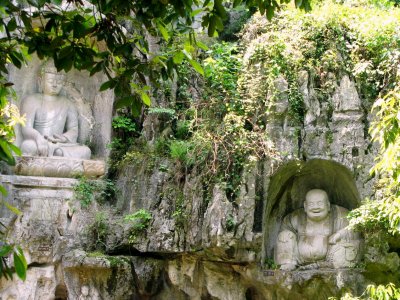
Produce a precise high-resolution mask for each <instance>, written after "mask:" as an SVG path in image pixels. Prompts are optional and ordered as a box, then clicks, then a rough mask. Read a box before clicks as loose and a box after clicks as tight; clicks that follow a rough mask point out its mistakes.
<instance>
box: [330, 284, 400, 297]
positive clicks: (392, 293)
mask: <svg viewBox="0 0 400 300" xmlns="http://www.w3.org/2000/svg"><path fill="white" fill-rule="evenodd" d="M336 299H337V298H335V297H330V298H329V300H336ZM397 299H400V289H397V288H396V287H395V285H394V284H393V283H389V284H387V285H378V286H376V285H372V284H371V285H368V286H367V289H366V290H365V291H364V293H363V294H362V295H361V296H360V297H357V296H353V295H352V294H350V293H346V294H345V295H344V296H343V297H341V298H340V300H397Z"/></svg>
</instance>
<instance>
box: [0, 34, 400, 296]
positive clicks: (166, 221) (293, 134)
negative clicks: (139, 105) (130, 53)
mask: <svg viewBox="0 0 400 300" xmlns="http://www.w3.org/2000/svg"><path fill="white" fill-rule="evenodd" d="M263 38H265V36H264V35H263V34H260V35H259V36H258V37H253V38H251V39H248V40H247V41H246V43H245V49H246V50H245V51H244V53H243V57H244V58H245V63H244V70H245V71H246V72H247V74H248V76H249V77H254V78H257V76H259V74H260V72H262V68H263V66H262V65H257V64H251V63H250V61H251V60H250V59H249V60H248V62H247V63H246V58H251V57H253V56H254V53H255V51H256V49H257V44H258V43H260V40H262V39H263ZM326 76H333V77H334V78H335V80H332V82H333V86H332V87H330V88H331V91H330V92H327V93H326V94H325V96H324V97H321V96H320V95H321V93H320V91H319V89H320V88H319V87H318V88H317V87H316V82H315V81H316V79H315V78H314V77H312V76H311V74H310V73H309V71H307V70H300V71H299V72H298V73H297V76H296V80H297V82H296V84H297V86H298V91H299V93H300V94H301V97H302V99H303V103H304V118H303V120H302V122H301V124H298V123H295V122H293V121H292V120H291V116H290V114H289V113H288V111H289V109H290V101H289V83H288V79H287V78H286V77H285V76H284V74H280V75H279V76H277V77H276V78H275V81H274V84H273V86H274V91H273V94H274V95H278V96H277V97H274V98H272V97H270V96H269V95H270V94H271V91H270V92H269V93H270V94H268V93H267V94H265V95H263V97H264V99H266V102H268V103H269V114H268V117H267V118H266V120H265V133H266V136H268V139H269V141H270V142H271V143H272V144H273V145H274V147H275V150H276V152H278V153H279V157H278V158H277V157H264V158H263V159H260V160H257V161H256V162H254V163H253V164H249V165H248V166H247V167H246V168H244V170H243V173H242V174H241V176H242V179H243V180H242V184H241V185H240V188H239V192H238V193H237V197H236V199H235V200H234V201H231V199H229V197H228V195H227V193H226V186H225V185H224V184H225V183H223V182H222V183H218V184H215V185H213V186H212V187H209V186H205V183H204V181H203V180H202V174H203V173H202V170H201V166H195V167H194V168H192V169H191V170H190V171H188V172H181V169H180V168H181V166H179V165H177V163H176V162H175V161H173V160H172V159H170V158H165V157H157V156H156V157H154V156H150V155H146V154H143V155H137V156H136V157H135V159H133V160H130V163H127V164H124V165H121V167H120V168H119V170H118V172H117V181H116V182H117V183H116V186H117V189H118V190H119V193H118V194H117V197H116V199H115V201H114V203H111V204H110V203H108V204H102V205H100V204H98V203H96V202H92V203H91V204H90V206H89V208H81V207H80V205H79V203H78V202H76V201H74V193H73V187H74V186H76V185H77V184H79V181H78V180H76V179H65V178H46V177H31V176H16V175H1V176H0V180H1V182H2V183H3V185H5V186H6V187H7V189H8V191H9V195H8V200H9V201H10V202H11V204H12V205H15V206H16V207H18V208H19V209H20V210H21V211H22V212H23V213H22V214H21V215H19V216H18V217H16V216H13V215H12V214H10V213H9V212H7V211H3V212H2V220H3V221H5V222H6V224H9V225H10V226H11V227H10V228H11V229H10V234H9V236H10V238H11V239H12V240H13V241H15V242H17V243H20V244H21V245H23V247H24V250H25V253H26V255H27V259H28V263H29V270H28V275H27V278H28V279H27V280H26V281H25V282H22V281H19V280H17V279H15V280H14V281H12V282H11V281H6V280H4V279H2V280H1V281H0V287H1V289H0V298H1V299H41V300H42V299H295V298H298V299H327V298H328V297H330V296H338V295H341V294H342V293H343V292H345V291H353V292H354V293H358V294H359V293H361V292H362V291H363V290H364V288H365V285H366V284H367V283H369V280H368V279H367V278H366V277H365V276H364V273H363V272H362V271H361V270H360V269H358V268H354V269H339V270H333V269H319V270H307V271H293V272H284V271H280V270H276V269H275V266H274V263H273V256H274V247H275V243H276V238H277V234H278V231H279V228H280V224H281V222H282V218H283V217H284V216H285V215H287V214H288V213H289V212H292V211H293V210H295V209H297V208H300V207H302V204H303V201H304V196H305V193H306V192H307V191H308V190H309V189H312V188H320V189H324V190H326V191H327V192H328V194H329V195H330V201H331V203H334V204H338V205H340V206H343V207H346V208H348V209H353V208H355V207H357V206H358V205H359V204H360V202H361V199H363V198H365V197H373V196H374V189H373V183H374V180H373V179H371V178H370V175H369V169H370V168H371V166H372V165H373V161H374V157H375V152H376V150H375V147H374V145H372V144H371V142H370V138H369V136H368V134H367V132H368V120H370V119H371V117H370V116H369V115H368V111H369V107H366V106H365V105H364V104H363V99H362V97H361V95H360V93H359V91H358V90H357V84H356V82H355V79H354V78H353V76H352V75H351V74H349V73H337V74H333V73H332V74H330V75H329V74H328V75H326ZM97 110H99V114H100V115H101V116H100V119H101V118H102V116H103V115H102V113H101V112H100V108H99V107H97ZM157 122H158V123H157ZM159 123H162V122H161V121H160V120H159V119H157V120H154V116H152V115H149V119H148V120H146V121H145V126H144V131H146V130H147V131H146V132H144V134H143V136H144V137H146V138H147V140H146V141H145V143H152V142H153V139H154V132H153V133H152V134H150V133H149V129H148V128H150V127H151V126H150V125H149V124H153V125H154V124H156V125H157V124H159ZM146 124H147V125H148V127H146ZM160 126H161V125H160ZM160 126H159V125H157V126H155V129H154V127H153V128H151V130H155V131H156V134H158V135H160V134H161V132H159V131H160V130H158V129H157V128H159V127H160ZM161 127H162V126H161ZM146 128H147V129H146ZM97 139H98V143H103V141H101V137H100V135H99V136H97ZM103 151H106V150H104V147H103ZM207 191H209V192H207ZM141 209H143V210H145V211H144V214H146V213H149V214H150V215H151V216H150V218H149V220H147V221H144V220H145V217H140V216H139V217H136V218H135V219H134V220H133V221H132V222H126V221H124V217H123V216H124V215H127V214H132V213H135V212H138V211H140V210H141ZM142 212H143V211H142ZM141 225H143V226H142V227H141ZM98 249H101V250H102V252H99V251H98ZM382 265H392V266H393V268H395V267H396V265H397V266H398V265H399V259H398V256H396V255H393V256H392V258H391V260H390V262H382Z"/></svg>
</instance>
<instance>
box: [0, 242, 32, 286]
mask: <svg viewBox="0 0 400 300" xmlns="http://www.w3.org/2000/svg"><path fill="white" fill-rule="evenodd" d="M11 255H12V256H13V261H14V270H15V273H16V274H17V276H18V277H19V278H20V279H22V280H25V279H26V271H27V269H28V264H27V262H26V258H25V256H24V254H23V252H22V249H21V247H20V246H14V245H10V244H7V243H3V244H2V245H1V246H0V278H1V277H2V276H4V277H5V278H6V279H10V280H12V270H11V268H10V266H9V263H8V259H9V258H10V257H11Z"/></svg>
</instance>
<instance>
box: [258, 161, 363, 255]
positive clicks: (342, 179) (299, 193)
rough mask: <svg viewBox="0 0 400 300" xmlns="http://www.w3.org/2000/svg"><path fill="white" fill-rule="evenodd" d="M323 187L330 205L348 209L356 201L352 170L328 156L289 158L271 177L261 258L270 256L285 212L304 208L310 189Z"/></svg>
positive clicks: (357, 201)
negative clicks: (291, 159) (294, 159)
mask: <svg viewBox="0 0 400 300" xmlns="http://www.w3.org/2000/svg"><path fill="white" fill-rule="evenodd" d="M316 189H318V190H324V191H325V192H326V193H327V195H328V198H329V202H330V205H331V207H332V206H339V207H342V208H345V209H347V210H352V209H354V208H356V207H358V206H359V205H360V196H359V193H358V190H357V188H356V184H355V181H354V179H353V175H352V173H351V172H350V171H349V170H348V169H347V168H346V167H345V166H343V165H341V164H339V163H337V162H334V161H329V160H323V159H313V160H309V161H307V162H301V161H292V162H289V163H287V164H286V165H283V166H282V167H280V168H279V169H278V170H277V172H276V173H275V174H274V175H273V176H272V177H271V182H270V186H269V190H268V199H267V203H266V205H265V208H264V209H265V210H264V216H265V217H264V220H263V221H264V226H263V228H264V233H263V240H264V249H263V254H264V258H273V257H274V252H275V251H276V249H275V248H276V245H277V239H278V234H279V232H280V230H281V226H282V222H283V220H284V218H285V217H286V216H288V215H289V214H291V213H293V212H295V211H296V210H304V201H305V199H306V194H307V192H309V191H310V190H316Z"/></svg>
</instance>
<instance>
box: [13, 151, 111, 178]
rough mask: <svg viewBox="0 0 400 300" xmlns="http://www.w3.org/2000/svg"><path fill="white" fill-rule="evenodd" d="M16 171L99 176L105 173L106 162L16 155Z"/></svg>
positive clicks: (46, 174) (53, 175)
mask: <svg viewBox="0 0 400 300" xmlns="http://www.w3.org/2000/svg"><path fill="white" fill-rule="evenodd" d="M14 172H15V174H17V175H24V176H43V177H60V178H73V177H79V176H85V177H90V178H97V177H100V176H102V175H104V174H105V163H104V161H100V160H83V159H71V158H65V157H35V156H22V157H16V165H15V167H14Z"/></svg>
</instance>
